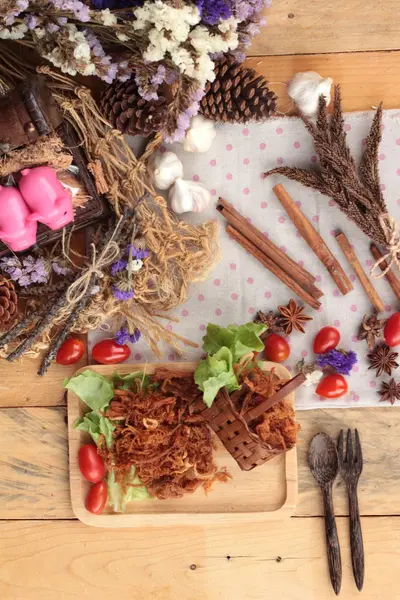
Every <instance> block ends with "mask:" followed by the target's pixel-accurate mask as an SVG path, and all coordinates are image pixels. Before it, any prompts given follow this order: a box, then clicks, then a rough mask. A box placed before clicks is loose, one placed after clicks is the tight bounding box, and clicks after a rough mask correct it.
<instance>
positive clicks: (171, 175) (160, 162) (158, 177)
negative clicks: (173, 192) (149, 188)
mask: <svg viewBox="0 0 400 600" xmlns="http://www.w3.org/2000/svg"><path fill="white" fill-rule="evenodd" d="M148 172H149V174H150V177H151V178H152V180H153V182H154V185H155V186H156V187H157V188H158V189H159V190H167V189H168V188H169V187H171V185H172V184H173V183H174V182H175V181H176V179H177V178H178V177H183V164H182V162H181V161H180V160H179V158H178V157H177V155H176V154H175V153H174V152H160V151H159V150H157V152H155V153H154V154H152V156H151V157H150V160H149V162H148Z"/></svg>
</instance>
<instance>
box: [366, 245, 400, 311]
mask: <svg viewBox="0 0 400 600" xmlns="http://www.w3.org/2000/svg"><path fill="white" fill-rule="evenodd" d="M370 250H371V254H372V256H373V257H374V259H375V260H376V261H378V260H380V259H381V258H383V254H382V252H381V251H380V250H379V248H378V246H376V245H375V244H371V246H370ZM379 266H380V268H381V270H382V271H384V270H385V269H387V267H388V264H387V262H386V260H383V261H382V262H381V263H380V264H379ZM385 279H386V280H387V282H388V283H389V285H390V287H391V288H392V290H393V291H394V293H395V294H396V296H397V298H398V299H399V300H400V279H398V278H397V277H396V275H395V274H394V273H393V271H388V272H387V273H386V274H385Z"/></svg>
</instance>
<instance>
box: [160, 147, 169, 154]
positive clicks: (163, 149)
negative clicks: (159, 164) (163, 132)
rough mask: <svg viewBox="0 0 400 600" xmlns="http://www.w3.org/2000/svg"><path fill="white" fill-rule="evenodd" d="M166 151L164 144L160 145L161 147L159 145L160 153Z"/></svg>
mask: <svg viewBox="0 0 400 600" xmlns="http://www.w3.org/2000/svg"><path fill="white" fill-rule="evenodd" d="M166 151H167V149H166V147H165V146H161V147H160V152H161V154H164V152H166Z"/></svg>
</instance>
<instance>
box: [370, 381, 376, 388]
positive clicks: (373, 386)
mask: <svg viewBox="0 0 400 600" xmlns="http://www.w3.org/2000/svg"><path fill="white" fill-rule="evenodd" d="M368 385H369V387H370V388H372V389H374V388H376V381H370V382H369V384H368Z"/></svg>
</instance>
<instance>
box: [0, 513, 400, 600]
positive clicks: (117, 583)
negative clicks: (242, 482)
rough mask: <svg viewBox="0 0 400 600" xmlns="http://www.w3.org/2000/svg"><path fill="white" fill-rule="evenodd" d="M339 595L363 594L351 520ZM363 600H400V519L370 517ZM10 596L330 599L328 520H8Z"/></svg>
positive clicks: (6, 585)
mask: <svg viewBox="0 0 400 600" xmlns="http://www.w3.org/2000/svg"><path fill="white" fill-rule="evenodd" d="M337 524H338V530H339V536H340V541H341V548H342V555H343V589H342V593H341V596H340V598H343V599H344V600H353V599H356V598H360V595H359V592H358V590H357V588H356V586H355V584H354V580H353V574H352V571H351V559H350V550H349V540H348V523H347V519H337ZM363 530H364V540H365V547H366V551H367V555H368V565H367V571H366V580H365V587H364V590H363V594H362V598H363V600H384V599H386V598H387V599H389V598H390V599H394V600H396V599H398V598H400V579H399V578H398V577H397V575H396V573H397V565H398V563H399V560H400V547H399V542H398V540H399V538H400V518H398V517H387V518H375V519H364V520H363ZM0 597H1V598H4V600H23V599H27V598H28V599H29V600H54V598H60V600H73V599H74V600H93V599H94V598H95V599H96V600H114V599H116V598H118V600H143V599H145V600H182V599H184V600H228V599H229V600H244V599H246V600H266V599H270V598H271V599H274V598H276V599H279V600H332V598H334V597H335V596H334V594H333V591H332V588H331V585H330V582H329V573H328V566H327V560H326V547H325V539H324V523H323V520H322V519H290V520H288V521H286V523H284V524H283V523H279V522H271V523H269V524H268V526H267V527H260V526H259V525H254V524H253V525H242V526H238V527H235V528H232V527H229V526H226V525H224V523H223V520H222V519H221V524H220V526H219V527H217V528H215V527H209V528H203V527H200V526H199V527H192V528H185V527H176V528H170V529H168V530H166V529H153V530H149V529H138V530H135V531H133V530H126V529H119V530H106V529H94V528H92V527H85V526H84V525H82V524H81V523H79V522H78V521H72V522H61V521H60V522H52V521H50V522H47V523H44V522H29V521H28V522H26V521H25V522H22V521H20V522H11V521H9V522H2V523H0Z"/></svg>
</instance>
